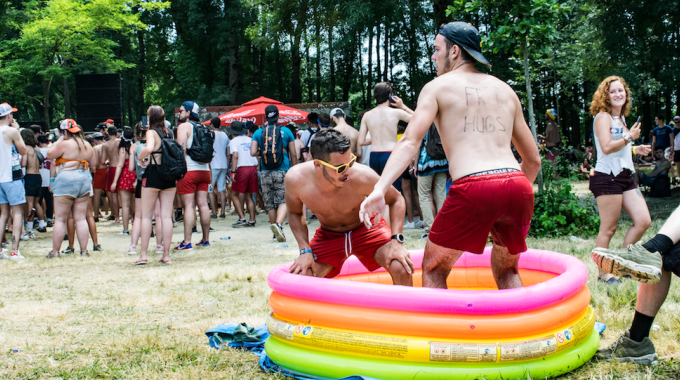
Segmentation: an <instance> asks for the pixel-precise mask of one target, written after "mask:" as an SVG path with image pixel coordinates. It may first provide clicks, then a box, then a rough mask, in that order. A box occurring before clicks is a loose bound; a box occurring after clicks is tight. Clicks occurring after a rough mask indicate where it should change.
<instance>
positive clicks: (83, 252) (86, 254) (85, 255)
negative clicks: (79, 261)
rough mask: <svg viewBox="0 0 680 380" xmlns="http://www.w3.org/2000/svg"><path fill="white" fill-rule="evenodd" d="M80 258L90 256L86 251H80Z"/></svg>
mask: <svg viewBox="0 0 680 380" xmlns="http://www.w3.org/2000/svg"><path fill="white" fill-rule="evenodd" d="M80 256H81V257H90V254H89V253H88V252H87V250H85V251H80Z"/></svg>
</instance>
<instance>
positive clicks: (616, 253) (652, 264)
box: [590, 243, 663, 284]
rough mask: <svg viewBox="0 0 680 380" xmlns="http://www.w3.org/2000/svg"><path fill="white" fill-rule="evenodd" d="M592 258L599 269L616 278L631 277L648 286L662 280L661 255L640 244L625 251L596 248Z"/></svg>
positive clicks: (631, 245) (629, 246)
mask: <svg viewBox="0 0 680 380" xmlns="http://www.w3.org/2000/svg"><path fill="white" fill-rule="evenodd" d="M590 256H591V257H592V258H593V261H595V264H597V266H598V267H600V268H601V269H602V270H603V271H605V272H608V273H611V274H613V275H614V276H619V277H624V276H630V277H631V278H632V279H633V280H635V281H639V282H644V283H646V284H656V283H658V282H659V281H660V280H661V265H662V263H663V261H662V260H661V255H660V254H659V253H658V252H654V253H652V252H649V251H648V250H646V249H645V247H643V246H642V244H640V243H637V244H634V245H633V244H629V245H628V248H623V249H607V248H595V249H593V252H592V253H591V254H590Z"/></svg>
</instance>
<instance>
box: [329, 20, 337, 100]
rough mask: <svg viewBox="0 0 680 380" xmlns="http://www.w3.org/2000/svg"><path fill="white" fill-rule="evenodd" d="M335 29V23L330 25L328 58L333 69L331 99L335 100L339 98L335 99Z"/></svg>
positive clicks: (331, 69)
mask: <svg viewBox="0 0 680 380" xmlns="http://www.w3.org/2000/svg"><path fill="white" fill-rule="evenodd" d="M334 30H335V27H334V25H333V23H331V24H330V25H328V60H329V63H330V71H331V92H330V99H329V100H330V101H331V102H334V101H336V100H337V99H335V49H333V31H334Z"/></svg>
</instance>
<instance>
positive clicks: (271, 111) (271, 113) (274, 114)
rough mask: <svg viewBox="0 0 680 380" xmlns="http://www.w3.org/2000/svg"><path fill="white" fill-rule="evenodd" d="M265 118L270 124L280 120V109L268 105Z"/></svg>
mask: <svg viewBox="0 0 680 380" xmlns="http://www.w3.org/2000/svg"><path fill="white" fill-rule="evenodd" d="M264 116H265V118H266V119H267V121H269V122H271V121H277V120H279V108H278V107H277V106H275V105H273V104H270V105H268V106H267V107H266V108H265V109H264Z"/></svg>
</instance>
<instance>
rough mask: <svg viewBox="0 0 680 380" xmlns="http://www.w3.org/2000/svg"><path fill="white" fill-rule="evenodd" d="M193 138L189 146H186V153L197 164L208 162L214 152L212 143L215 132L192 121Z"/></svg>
mask: <svg viewBox="0 0 680 380" xmlns="http://www.w3.org/2000/svg"><path fill="white" fill-rule="evenodd" d="M190 123H191V125H193V126H194V135H193V140H192V141H191V148H187V154H188V155H189V157H191V159H192V160H194V161H196V162H198V163H199V164H209V163H210V162H211V161H212V159H213V155H214V153H215V150H214V149H213V144H214V143H215V132H213V131H211V130H210V129H208V127H206V126H205V125H201V124H197V123H194V122H193V121H190Z"/></svg>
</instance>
